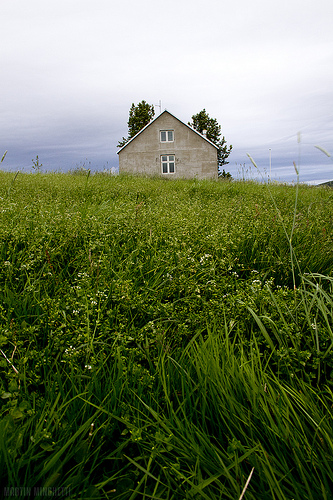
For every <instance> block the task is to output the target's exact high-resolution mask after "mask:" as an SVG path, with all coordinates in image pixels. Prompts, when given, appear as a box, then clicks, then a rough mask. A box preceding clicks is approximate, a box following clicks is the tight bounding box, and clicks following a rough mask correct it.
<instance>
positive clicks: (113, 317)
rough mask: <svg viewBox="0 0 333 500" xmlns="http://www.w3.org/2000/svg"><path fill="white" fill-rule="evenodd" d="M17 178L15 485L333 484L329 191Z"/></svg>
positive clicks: (2, 337) (9, 350) (9, 237)
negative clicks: (296, 199) (296, 191)
mask: <svg viewBox="0 0 333 500" xmlns="http://www.w3.org/2000/svg"><path fill="white" fill-rule="evenodd" d="M0 181H1V182H0V186H1V188H0V197H1V200H0V201H1V212H0V237H1V248H0V263H1V268H0V269H1V270H0V273H1V274H0V279H1V285H2V286H1V288H0V327H1V333H0V348H1V350H2V353H3V355H2V354H1V353H0V357H1V359H0V374H1V378H0V382H1V403H0V405H1V406H0V412H1V416H0V427H1V429H0V461H1V468H0V471H1V472H0V475H1V484H2V485H4V486H5V487H6V488H18V489H17V490H15V491H16V493H17V495H18V498H24V496H25V495H26V491H24V488H32V490H31V491H33V492H34V491H35V492H36V495H37V494H40V496H42V495H43V494H46V493H45V492H46V490H34V488H54V490H52V491H53V493H54V492H57V494H58V495H60V494H64V496H66V497H67V498H96V497H97V498H110V499H111V498H112V499H113V498H118V499H135V498H146V499H148V498H155V499H156V500H157V499H162V498H163V500H169V499H170V500H171V499H180V498H186V499H191V498H207V499H208V498H209V499H213V500H214V499H222V498H223V499H224V498H232V499H235V498H236V499H240V498H243V499H244V498H245V499H247V498H249V499H251V498H253V499H261V498H262V499H266V498H277V499H285V498H286V499H287V498H288V499H290V498H295V499H296V498H297V499H302V500H303V499H311V498H315V497H316V496H317V497H319V498H327V499H329V498H332V495H331V490H332V486H333V485H332V477H333V471H332V467H333V462H332V404H333V401H332V389H331V388H332V369H333V355H332V346H333V335H332V311H333V307H332V265H333V261H332V253H331V249H332V212H333V203H332V195H331V191H330V190H328V189H320V188H319V189H318V188H309V187H306V186H302V185H299V187H298V188H297V189H298V201H297V206H296V209H295V188H294V187H290V186H280V185H273V184H271V185H270V186H269V189H270V191H267V186H263V185H260V184H255V183H222V182H221V183H213V182H204V181H200V182H198V181H176V182H167V181H163V180H159V179H142V178H131V177H128V178H127V177H114V178H109V177H106V176H89V175H88V174H87V175H86V176H70V175H64V174H62V175H60V174H49V175H45V174H40V175H38V176H34V175H24V174H22V175H19V176H16V177H15V179H14V176H13V174H10V173H3V172H0ZM14 181H15V182H14ZM286 234H287V235H288V238H286ZM291 245H292V252H291V250H290V249H291ZM293 259H297V264H296V265H294V264H295V262H296V260H293ZM13 366H14V368H15V370H16V371H15V370H14V369H13ZM19 488H21V489H19ZM56 488H58V489H57V490H56ZM60 488H64V489H63V490H60ZM8 491H9V490H6V491H5V490H3V492H2V493H3V495H4V494H6V492H7V493H8ZM13 491H14V490H13ZM43 491H44V493H43ZM50 491H51V490H50Z"/></svg>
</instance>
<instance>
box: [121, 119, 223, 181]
mask: <svg viewBox="0 0 333 500" xmlns="http://www.w3.org/2000/svg"><path fill="white" fill-rule="evenodd" d="M160 130H174V141H173V142H169V143H168V142H160ZM164 154H168V155H170V154H171V155H172V154H174V155H175V173H174V174H162V167H161V156H162V155H164ZM119 172H120V173H130V174H144V175H156V176H163V177H164V176H165V177H170V178H194V177H196V178H198V179H207V178H208V179H217V177H218V172H217V149H216V148H215V147H214V146H213V145H212V144H210V143H209V142H207V141H206V140H205V139H203V138H202V137H201V136H200V135H198V134H197V133H196V132H194V131H193V130H191V129H190V128H189V127H187V126H186V125H184V124H183V123H182V122H180V121H179V120H177V119H176V118H175V117H173V116H172V115H170V114H169V113H168V112H164V113H162V114H161V115H160V116H159V117H158V118H157V119H156V120H155V121H154V122H152V123H151V125H149V126H148V127H147V128H146V129H145V130H143V131H142V132H141V133H140V134H139V135H138V136H137V137H136V138H135V139H134V140H133V141H131V142H130V143H129V144H127V146H126V147H125V148H124V149H123V150H121V151H119Z"/></svg>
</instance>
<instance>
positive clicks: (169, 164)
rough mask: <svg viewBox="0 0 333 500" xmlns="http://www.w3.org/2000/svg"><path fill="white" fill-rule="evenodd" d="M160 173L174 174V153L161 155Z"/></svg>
mask: <svg viewBox="0 0 333 500" xmlns="http://www.w3.org/2000/svg"><path fill="white" fill-rule="evenodd" d="M161 165H162V174H174V173H175V156H174V155H162V156H161Z"/></svg>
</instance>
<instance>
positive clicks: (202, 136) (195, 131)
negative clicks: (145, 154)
mask: <svg viewBox="0 0 333 500" xmlns="http://www.w3.org/2000/svg"><path fill="white" fill-rule="evenodd" d="M164 113H168V114H169V115H171V116H172V117H173V118H175V119H176V120H178V121H179V122H180V123H182V124H183V125H185V127H187V128H189V129H190V130H191V131H192V132H194V133H195V134H197V135H199V136H200V137H201V138H202V139H204V140H205V141H207V142H208V143H209V144H211V145H212V146H214V148H216V149H219V148H218V146H216V144H214V143H213V142H212V141H210V140H209V139H207V137H205V136H204V135H202V134H200V132H198V131H197V130H195V129H194V128H192V127H190V125H187V124H186V123H184V122H182V121H181V120H179V118H177V116H175V115H173V114H172V113H170V111H168V110H166V109H165V110H164V111H162V113H160V114H159V115H158V116H156V118H154V119H153V120H151V121H150V122H149V123H148V124H147V125H146V126H145V127H143V128H142V129H141V130H140V131H139V132H138V133H137V134H135V135H134V136H133V137H131V139H130V140H129V141H128V142H126V144H124V146H123V147H122V148H120V149H119V151H117V154H119V153H120V151H122V150H123V149H124V148H126V146H127V145H128V144H129V143H130V142H132V141H134V139H136V138H137V137H138V135H140V134H142V132H143V131H144V130H146V128H148V127H150V125H152V124H153V123H154V122H155V121H156V120H158V119H159V118H160V117H161V116H162V115H164Z"/></svg>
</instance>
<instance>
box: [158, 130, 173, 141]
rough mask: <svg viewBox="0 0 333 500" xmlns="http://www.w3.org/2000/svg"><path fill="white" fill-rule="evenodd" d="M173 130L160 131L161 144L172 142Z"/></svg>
mask: <svg viewBox="0 0 333 500" xmlns="http://www.w3.org/2000/svg"><path fill="white" fill-rule="evenodd" d="M173 135H174V134H173V130H161V131H160V137H161V142H173V140H174V139H173Z"/></svg>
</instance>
